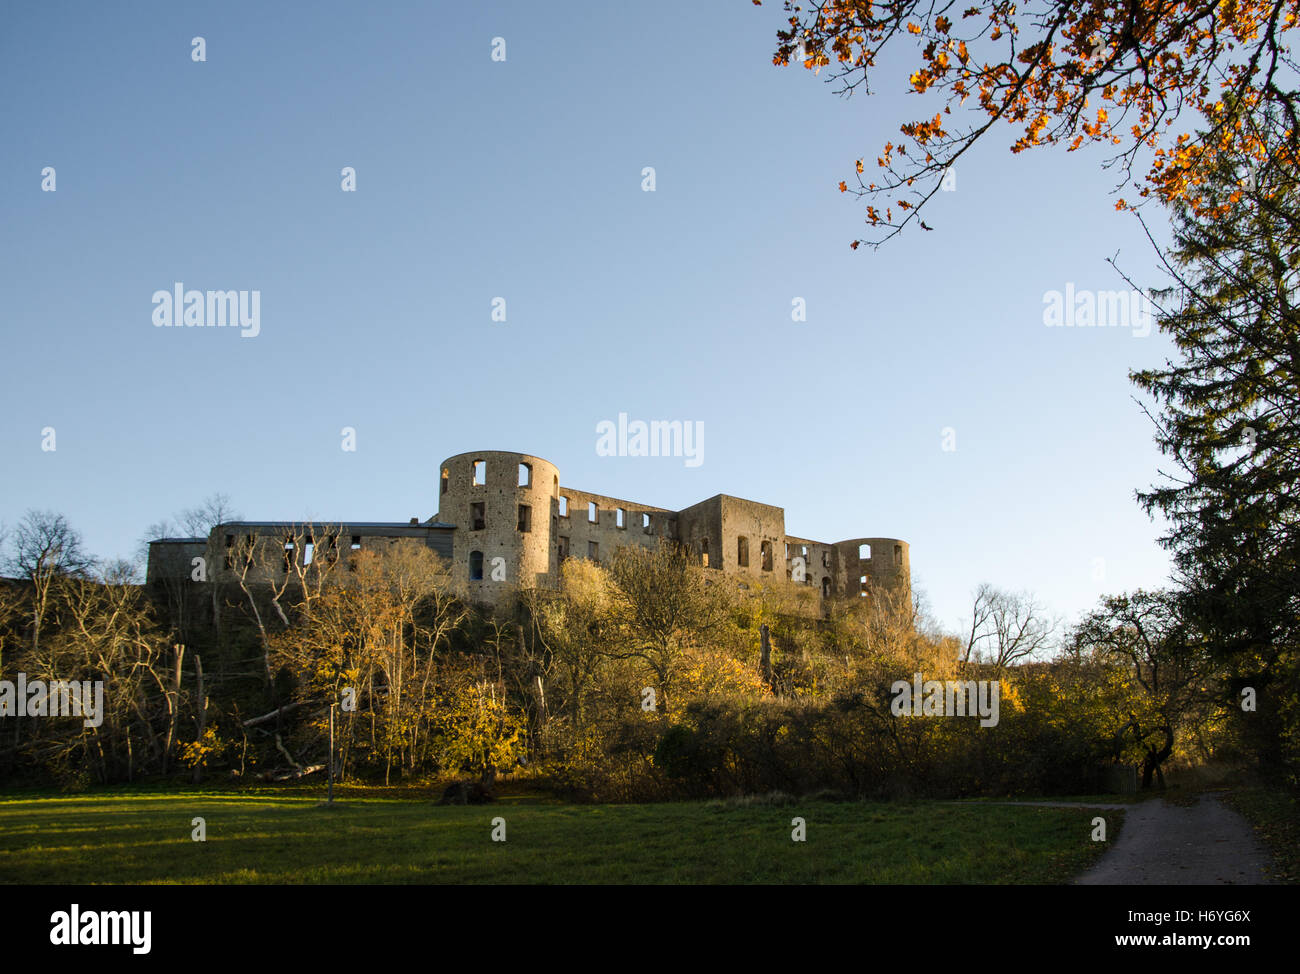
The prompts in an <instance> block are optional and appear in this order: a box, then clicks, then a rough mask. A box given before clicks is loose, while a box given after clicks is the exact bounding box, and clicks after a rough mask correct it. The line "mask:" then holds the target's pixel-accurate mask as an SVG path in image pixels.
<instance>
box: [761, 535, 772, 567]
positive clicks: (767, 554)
mask: <svg viewBox="0 0 1300 974" xmlns="http://www.w3.org/2000/svg"><path fill="white" fill-rule="evenodd" d="M758 560H759V568H761V569H762V570H763V571H765V572H770V571H771V570H772V542H770V541H763V542H760V543H759V546H758Z"/></svg>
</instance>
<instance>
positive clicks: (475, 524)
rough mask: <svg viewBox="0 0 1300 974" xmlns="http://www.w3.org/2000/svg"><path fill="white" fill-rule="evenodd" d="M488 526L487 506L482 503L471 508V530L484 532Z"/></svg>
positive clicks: (472, 505)
mask: <svg viewBox="0 0 1300 974" xmlns="http://www.w3.org/2000/svg"><path fill="white" fill-rule="evenodd" d="M486 526H487V504H486V503H485V502H482V501H480V502H479V503H477V504H471V505H470V506H469V529H470V530H471V531H482V530H483V529H484V528H485V527H486Z"/></svg>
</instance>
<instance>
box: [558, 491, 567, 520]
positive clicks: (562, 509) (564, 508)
mask: <svg viewBox="0 0 1300 974" xmlns="http://www.w3.org/2000/svg"><path fill="white" fill-rule="evenodd" d="M568 516H569V498H567V497H565V496H563V495H561V496H560V517H568Z"/></svg>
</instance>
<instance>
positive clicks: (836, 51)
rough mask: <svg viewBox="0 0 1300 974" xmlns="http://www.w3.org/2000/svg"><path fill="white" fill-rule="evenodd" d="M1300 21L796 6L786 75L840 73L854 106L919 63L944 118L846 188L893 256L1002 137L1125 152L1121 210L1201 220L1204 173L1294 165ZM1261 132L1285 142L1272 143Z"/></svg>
mask: <svg viewBox="0 0 1300 974" xmlns="http://www.w3.org/2000/svg"><path fill="white" fill-rule="evenodd" d="M754 3H755V4H756V5H758V4H761V0H754ZM1298 8H1300V0H1236V2H1229V3H1222V2H1218V0H1215V2H1209V0H1171V2H1170V0H1061V2H1044V0H1029V2H1027V3H1023V4H1017V3H1012V2H1009V0H998V2H992V3H982V4H978V5H970V6H962V5H960V4H957V3H953V2H945V0H885V2H871V0H827V2H824V3H817V2H810V3H795V2H793V0H786V3H785V10H786V12H787V13H788V14H789V17H788V23H789V26H788V27H787V28H786V29H783V30H780V31H778V33H777V40H778V46H777V49H776V52H775V54H774V56H773V62H774V63H775V64H777V65H788V64H791V63H793V62H802V64H803V65H804V67H806V68H808V69H810V70H814V71H818V72H820V71H821V70H822V69H823V68H826V67H829V68H831V77H832V78H833V79H835V80H836V81H838V82H839V83H840V85H841V87H840V88H839V91H840V93H843V94H851V93H853V92H855V91H858V92H863V93H870V91H871V83H872V82H873V81H874V80H875V78H876V71H877V66H878V64H879V63H880V62H881V60H882V55H883V54H884V52H885V51H886V50H887V49H889V50H892V49H895V48H900V47H903V46H906V45H909V44H910V45H912V46H913V47H914V48H915V51H916V58H915V61H914V65H915V68H914V70H912V71H911V73H910V76H909V77H908V78H907V79H906V80H907V88H908V89H909V90H910V91H912V92H914V93H916V94H917V95H918V96H920V97H921V98H922V99H923V103H924V104H926V105H927V106H928V110H926V111H924V112H918V115H917V117H915V118H914V119H912V120H910V121H907V122H905V123H904V124H902V125H901V127H900V130H899V131H900V136H901V137H900V138H898V139H891V140H890V141H887V142H886V143H885V145H884V147H883V149H882V150H881V151H880V154H879V155H878V156H877V157H876V158H875V159H874V160H872V159H870V158H869V157H868V158H865V159H858V160H857V162H856V165H855V169H856V173H855V176H854V179H855V181H856V185H853V186H850V184H849V182H848V181H847V180H846V181H842V182H840V184H839V189H840V191H841V192H852V193H854V194H855V195H857V196H858V197H860V198H865V200H866V201H867V203H868V206H867V223H868V224H869V225H870V226H872V227H873V228H875V230H876V231H877V234H878V235H877V236H876V237H875V238H874V239H873V240H871V241H866V242H870V243H873V244H874V245H878V244H879V243H881V242H883V240H885V239H888V238H889V237H892V236H893V235H894V234H895V233H897V232H898V231H900V230H901V229H902V228H903V227H905V226H906V225H907V224H908V223H910V222H911V221H913V220H917V221H918V223H919V224H920V226H921V227H922V228H923V229H927V230H928V229H930V227H929V226H927V225H926V224H925V223H924V221H921V220H920V219H919V215H918V214H919V211H920V210H921V208H922V207H924V205H925V204H926V202H927V201H929V199H930V198H931V197H932V196H933V195H934V193H935V192H936V191H937V190H938V189H939V186H940V182H941V180H942V177H943V174H944V172H945V170H947V168H948V167H949V166H951V165H952V164H953V163H954V162H956V161H957V160H958V159H959V158H960V157H961V156H962V155H963V154H964V153H965V152H966V151H967V150H968V149H969V148H970V147H971V146H972V145H973V144H974V143H975V142H976V141H978V140H979V139H980V138H981V137H982V136H983V135H984V134H985V133H986V132H988V131H989V130H990V129H992V128H993V127H994V126H995V125H996V124H997V123H999V122H1008V123H1011V124H1012V125H1013V126H1014V127H1015V128H1016V129H1018V135H1017V136H1016V137H1015V138H1014V140H1013V141H1012V143H1011V146H1010V149H1011V151H1012V152H1013V153H1019V152H1023V151H1025V150H1026V149H1030V148H1034V147H1037V146H1045V145H1060V144H1064V145H1065V147H1066V149H1067V151H1071V152H1073V151H1075V150H1077V149H1079V148H1082V147H1084V146H1088V145H1095V144H1098V143H1101V144H1104V145H1106V146H1108V147H1110V148H1111V149H1112V150H1113V154H1112V155H1111V156H1110V157H1108V160H1107V165H1114V166H1116V167H1117V168H1118V173H1119V176H1118V180H1117V182H1118V184H1119V186H1120V187H1123V186H1125V185H1129V186H1132V187H1133V188H1134V189H1135V191H1136V194H1137V199H1136V200H1135V201H1133V202H1130V201H1128V200H1126V199H1125V198H1120V199H1119V200H1118V202H1117V203H1116V207H1117V208H1119V209H1123V208H1125V207H1129V206H1132V205H1134V204H1135V203H1137V204H1140V202H1141V201H1142V200H1143V199H1145V198H1155V199H1159V200H1161V201H1164V202H1166V203H1170V202H1175V201H1177V202H1182V203H1185V204H1188V205H1190V206H1192V207H1193V208H1194V209H1195V208H1197V207H1199V206H1200V205H1201V204H1202V202H1203V199H1202V192H1201V187H1202V185H1203V183H1204V178H1205V177H1204V170H1205V169H1206V167H1207V163H1208V164H1209V165H1212V164H1213V159H1214V158H1215V157H1217V156H1218V155H1219V154H1220V153H1224V152H1227V153H1230V154H1234V155H1245V156H1248V157H1250V158H1253V159H1255V160H1257V161H1261V162H1262V161H1263V160H1264V159H1266V158H1267V157H1269V156H1270V155H1272V156H1273V157H1274V158H1275V159H1276V158H1277V157H1278V156H1279V155H1281V156H1284V157H1285V158H1287V159H1294V158H1295V155H1296V149H1297V141H1298V138H1300V124H1298V123H1297V115H1296V112H1297V99H1298V98H1300V91H1297V88H1296V83H1297V78H1296V71H1295V64H1294V62H1293V60H1292V59H1291V56H1290V54H1289V52H1288V50H1287V49H1286V47H1285V46H1284V43H1283V41H1284V35H1285V33H1286V32H1287V31H1288V30H1290V29H1291V28H1293V27H1294V26H1295V23H1296V17H1297V9H1298ZM890 80H892V79H890ZM898 80H899V81H900V82H901V81H902V80H903V79H901V78H900V79H898ZM958 110H964V111H961V112H960V113H958ZM1258 117H1270V118H1273V119H1275V120H1276V125H1275V127H1274V128H1273V129H1272V130H1271V131H1268V132H1265V131H1261V130H1260V128H1259V126H1258V125H1257V124H1256V123H1254V122H1252V119H1253V118H1258ZM1207 123H1208V124H1207ZM1195 128H1202V129H1203V131H1202V132H1200V133H1198V134H1192V131H1193V129H1195ZM1143 167H1145V168H1146V171H1145V173H1142V172H1141V169H1142V168H1143ZM868 168H871V169H872V170H873V172H872V173H871V174H870V175H868V173H867V171H866V170H867V169H868ZM862 242H864V241H861V240H858V241H854V242H853V244H852V246H853V247H855V248H856V247H857V246H858V245H859V244H860V243H862Z"/></svg>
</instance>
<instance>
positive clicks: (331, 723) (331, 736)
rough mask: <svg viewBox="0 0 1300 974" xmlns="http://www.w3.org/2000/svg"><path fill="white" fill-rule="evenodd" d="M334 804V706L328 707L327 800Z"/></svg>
mask: <svg viewBox="0 0 1300 974" xmlns="http://www.w3.org/2000/svg"><path fill="white" fill-rule="evenodd" d="M328 804H330V805H333V804H334V705H333V704H330V705H329V800H328Z"/></svg>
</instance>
